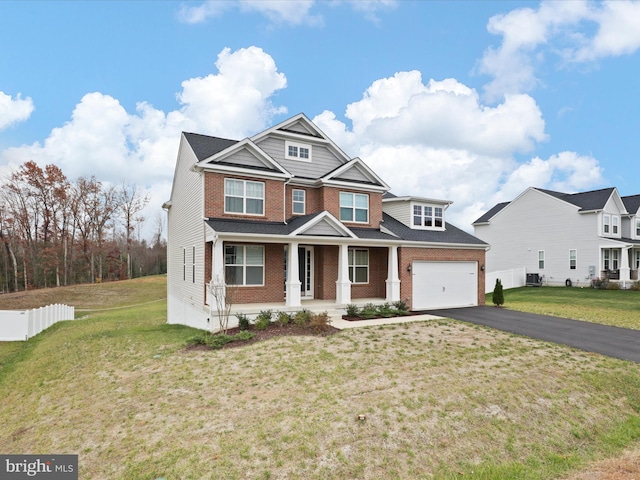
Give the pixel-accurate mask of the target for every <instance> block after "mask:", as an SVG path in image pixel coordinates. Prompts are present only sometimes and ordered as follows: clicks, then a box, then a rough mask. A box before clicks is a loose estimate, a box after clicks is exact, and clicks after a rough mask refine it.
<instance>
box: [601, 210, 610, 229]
mask: <svg viewBox="0 0 640 480" xmlns="http://www.w3.org/2000/svg"><path fill="white" fill-rule="evenodd" d="M602 233H604V234H608V233H611V215H609V214H604V215H602Z"/></svg>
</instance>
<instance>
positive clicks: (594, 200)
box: [473, 187, 640, 225]
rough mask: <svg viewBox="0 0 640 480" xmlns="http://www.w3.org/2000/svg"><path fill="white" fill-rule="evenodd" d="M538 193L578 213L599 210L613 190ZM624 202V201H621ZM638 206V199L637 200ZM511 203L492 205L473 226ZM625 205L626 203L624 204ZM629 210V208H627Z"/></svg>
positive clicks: (546, 191) (540, 190)
mask: <svg viewBox="0 0 640 480" xmlns="http://www.w3.org/2000/svg"><path fill="white" fill-rule="evenodd" d="M535 190H538V191H539V192H543V193H546V194H547V195H551V196H552V197H555V198H557V199H559V200H562V201H563V202H567V203H570V204H572V205H575V206H576V207H580V211H583V212H584V211H590V210H601V209H603V208H604V206H605V205H606V203H607V201H608V200H609V198H611V195H612V194H613V191H614V190H615V188H613V187H610V188H603V189H600V190H592V191H590V192H580V193H562V192H554V191H553V190H545V189H544V188H535ZM623 200H624V199H623ZM638 202H639V205H640V199H639V200H638ZM510 203H511V202H502V203H498V204H497V205H494V206H493V207H491V209H489V210H488V211H487V212H486V213H485V214H484V215H482V216H481V217H480V218H478V219H477V220H476V221H475V222H473V224H474V225H475V224H476V223H485V222H488V221H489V220H491V219H492V218H493V217H494V216H495V215H496V214H497V213H498V212H500V211H501V210H502V209H503V208H504V207H506V206H507V205H509V204H510ZM625 205H626V203H625ZM627 210H629V207H627Z"/></svg>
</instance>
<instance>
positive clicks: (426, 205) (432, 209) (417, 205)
mask: <svg viewBox="0 0 640 480" xmlns="http://www.w3.org/2000/svg"><path fill="white" fill-rule="evenodd" d="M414 207H420V209H421V212H422V213H421V215H420V217H421V221H420V225H416V224H415V221H414V217H415V216H416V215H415V214H414V213H413V212H414ZM425 207H431V212H432V215H430V217H429V218H431V219H432V221H433V225H432V226H430V227H429V226H427V225H425V224H424V219H425V211H426V208H425ZM410 208H411V228H413V229H414V230H444V229H445V221H444V206H442V205H434V204H430V203H411V207H410ZM436 208H439V209H440V210H441V211H442V215H441V216H440V217H436ZM436 218H440V220H441V221H442V226H440V227H437V226H436V225H435V224H436Z"/></svg>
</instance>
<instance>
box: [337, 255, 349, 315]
mask: <svg viewBox="0 0 640 480" xmlns="http://www.w3.org/2000/svg"><path fill="white" fill-rule="evenodd" d="M336 303H337V304H339V305H348V304H350V303H351V281H350V280H349V246H348V245H346V244H343V243H341V244H340V245H339V250H338V280H337V281H336Z"/></svg>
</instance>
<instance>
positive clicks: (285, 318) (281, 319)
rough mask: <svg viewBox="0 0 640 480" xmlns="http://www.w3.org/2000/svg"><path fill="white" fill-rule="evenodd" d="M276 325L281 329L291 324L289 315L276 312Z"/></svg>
mask: <svg viewBox="0 0 640 480" xmlns="http://www.w3.org/2000/svg"><path fill="white" fill-rule="evenodd" d="M276 323H277V324H278V325H280V326H281V327H283V326H285V325H288V324H289V323H291V315H289V314H288V313H287V312H278V315H277V316H276Z"/></svg>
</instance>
